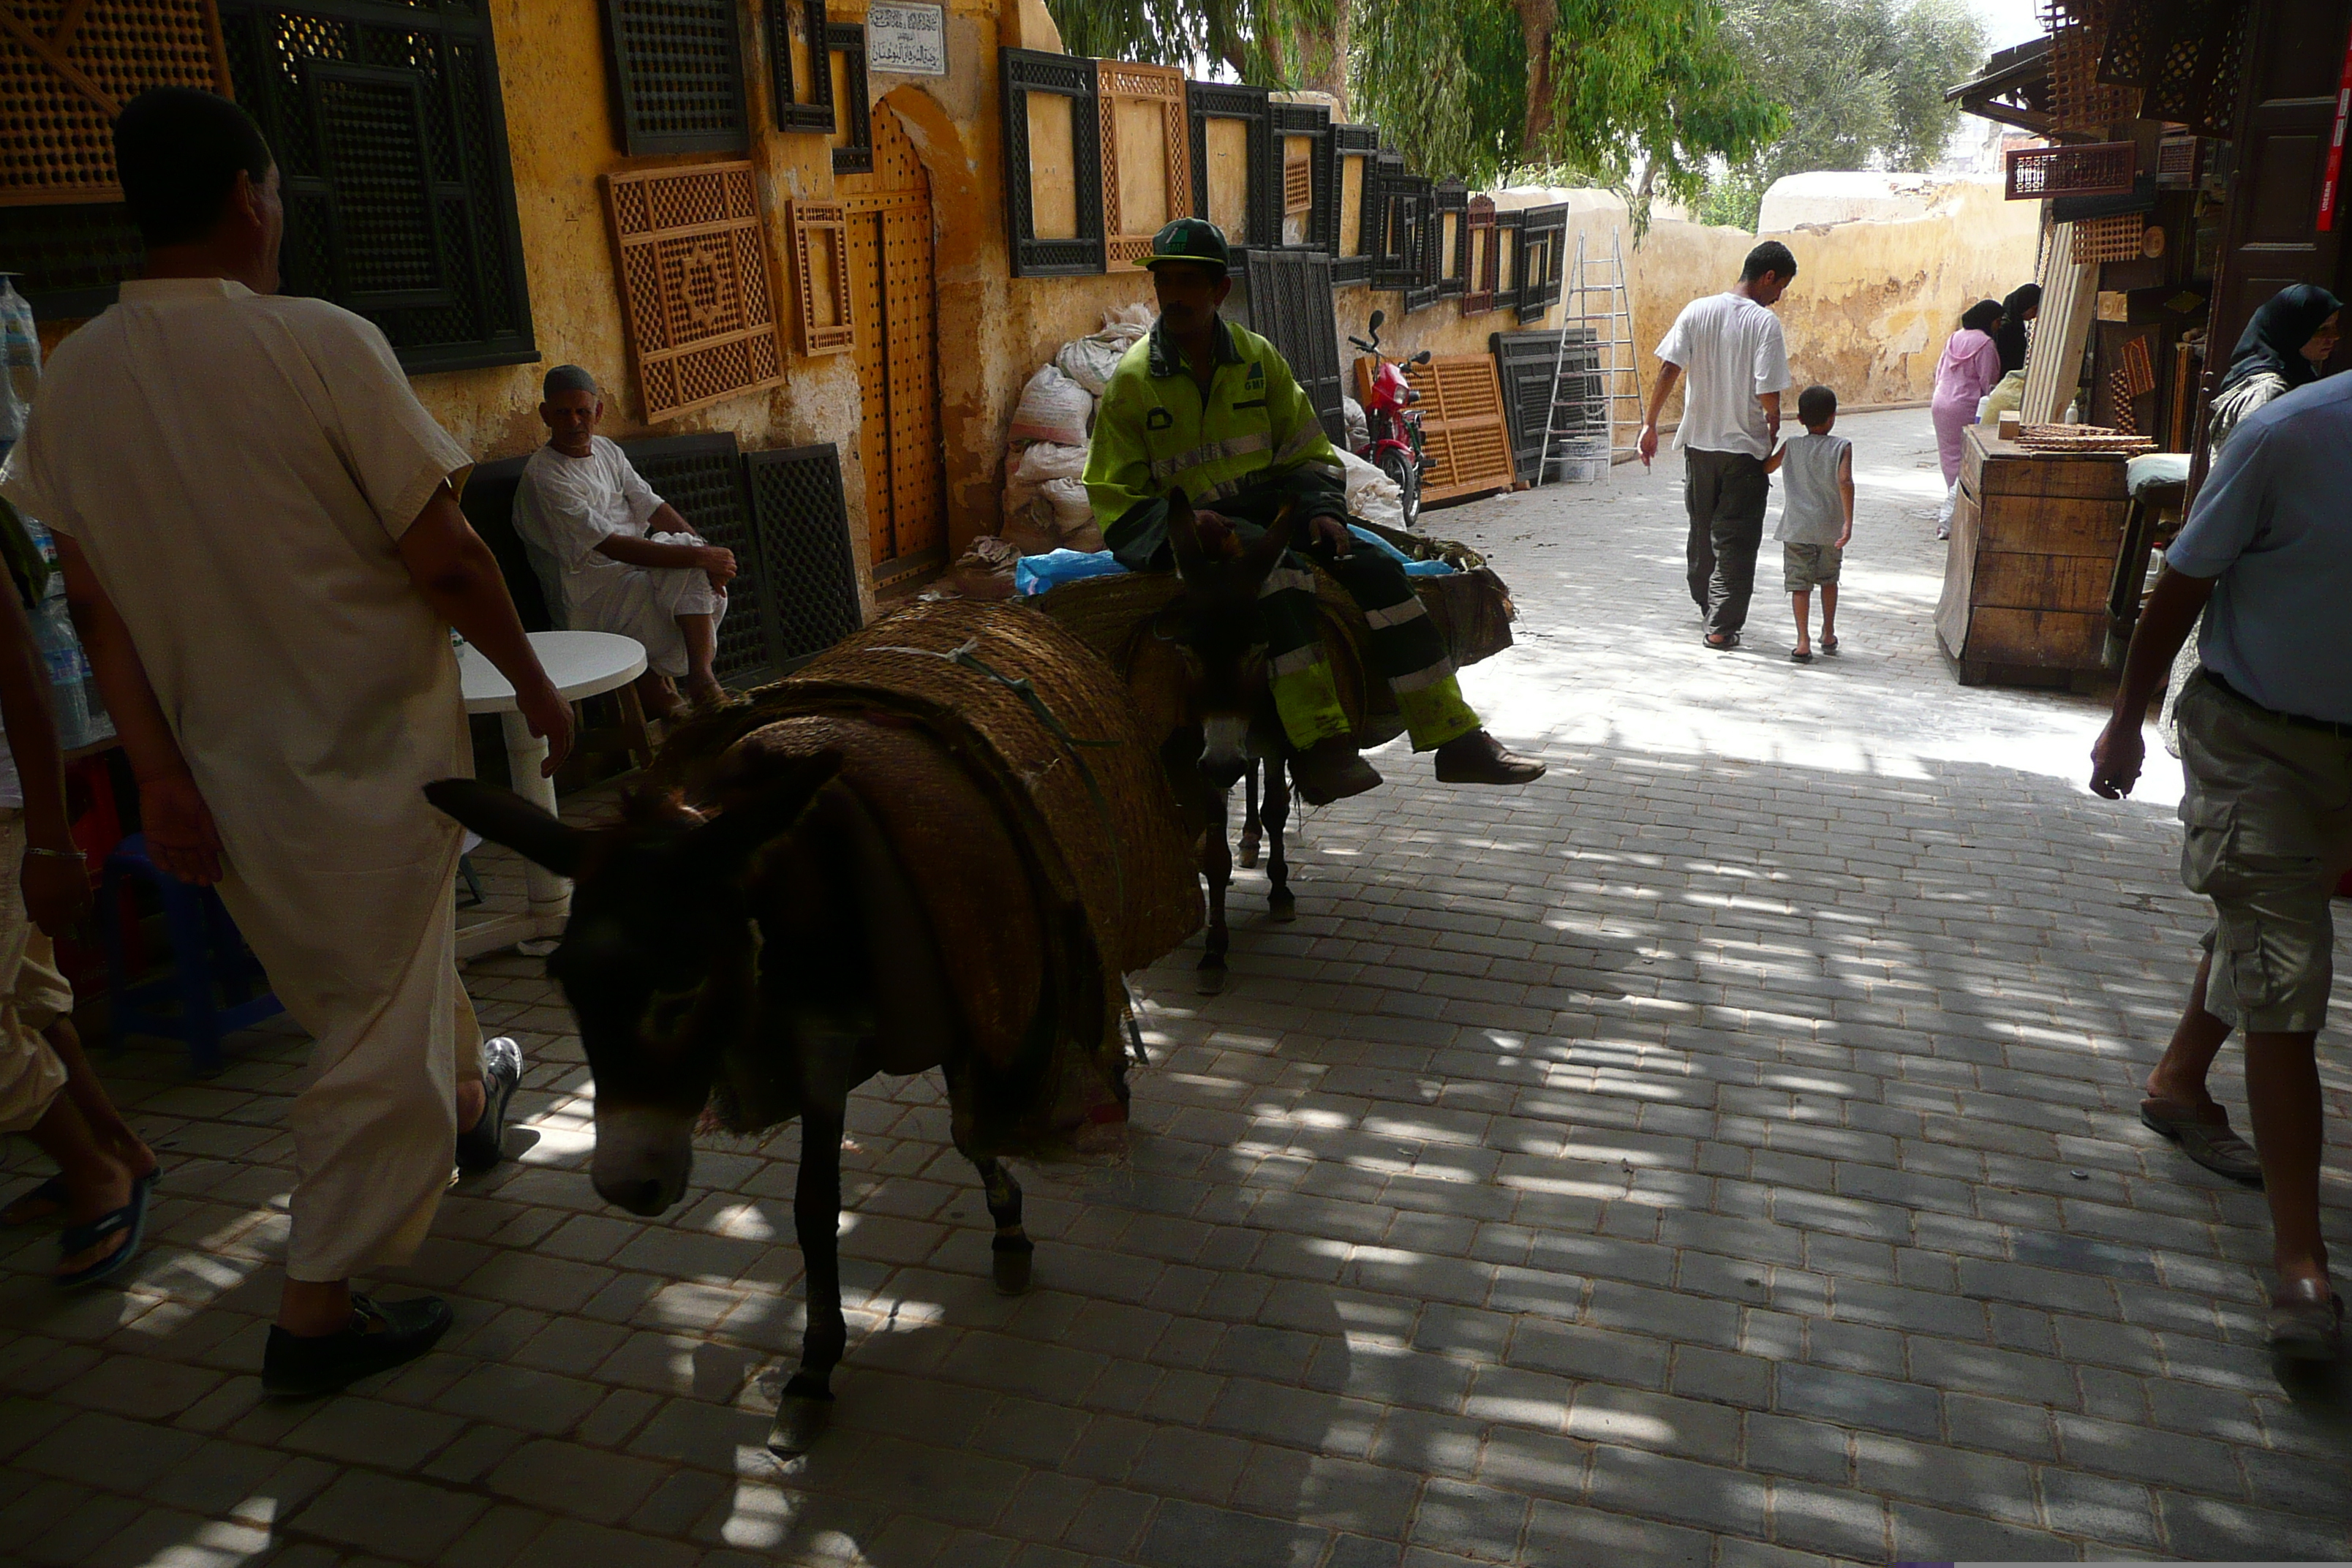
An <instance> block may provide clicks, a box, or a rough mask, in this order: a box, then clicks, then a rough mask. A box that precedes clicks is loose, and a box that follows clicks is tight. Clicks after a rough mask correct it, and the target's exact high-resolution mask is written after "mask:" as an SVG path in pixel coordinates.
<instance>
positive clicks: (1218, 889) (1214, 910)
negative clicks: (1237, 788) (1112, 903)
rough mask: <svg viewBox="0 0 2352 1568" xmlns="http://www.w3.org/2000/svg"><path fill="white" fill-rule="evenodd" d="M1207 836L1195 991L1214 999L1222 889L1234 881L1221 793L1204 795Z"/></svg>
mask: <svg viewBox="0 0 2352 1568" xmlns="http://www.w3.org/2000/svg"><path fill="white" fill-rule="evenodd" d="M1208 796H1209V801H1208V820H1209V833H1208V838H1207V841H1206V843H1205V845H1204V846H1203V847H1202V855H1201V874H1202V876H1203V877H1205V878H1207V879H1208V882H1209V931H1208V935H1207V936H1206V937H1204V938H1203V939H1202V953H1201V966H1200V971H1199V978H1198V982H1197V989H1198V990H1199V991H1200V994H1202V995H1203V996H1214V995H1215V994H1217V993H1219V992H1220V991H1223V989H1224V988H1225V948H1226V946H1227V944H1228V942H1229V940H1230V938H1229V933H1228V932H1227V931H1226V930H1225V889H1226V887H1227V886H1228V885H1229V884H1230V883H1231V882H1232V881H1233V879H1234V847H1233V846H1232V845H1230V844H1228V843H1226V842H1225V793H1224V791H1223V790H1215V789H1213V790H1210V791H1209V792H1208Z"/></svg>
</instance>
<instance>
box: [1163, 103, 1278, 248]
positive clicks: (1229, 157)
mask: <svg viewBox="0 0 2352 1568" xmlns="http://www.w3.org/2000/svg"><path fill="white" fill-rule="evenodd" d="M1186 87H1187V97H1188V98H1189V100H1190V101H1191V107H1192V210H1193V212H1195V213H1197V214H1198V215H1200V216H1202V217H1205V218H1207V219H1208V220H1209V221H1210V222H1212V223H1213V224H1215V225H1216V226H1218V227H1220V228H1222V229H1223V230H1224V231H1225V242H1226V243H1227V244H1228V245H1229V246H1231V247H1233V252H1234V260H1236V261H1239V260H1240V259H1241V258H1242V253H1243V252H1244V251H1245V250H1247V249H1248V248H1249V247H1251V246H1254V245H1273V246H1279V245H1280V244H1281V243H1282V160H1281V158H1280V157H1279V156H1278V155H1277V154H1276V151H1275V145H1274V124H1273V116H1272V115H1271V114H1270V113H1269V112H1268V111H1269V110H1270V109H1271V108H1272V104H1271V102H1270V100H1268V98H1267V95H1266V89H1264V88H1262V87H1237V86H1234V84H1232V83H1230V82H1211V81H1196V82H1190V83H1187V84H1186Z"/></svg>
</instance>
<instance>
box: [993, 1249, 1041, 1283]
mask: <svg viewBox="0 0 2352 1568" xmlns="http://www.w3.org/2000/svg"><path fill="white" fill-rule="evenodd" d="M1031 1256H1032V1248H1031V1247H1029V1245H1028V1243H1026V1242H1023V1243H1022V1244H1021V1245H1019V1246H1017V1247H1008V1246H1005V1245H1004V1244H1003V1243H1001V1242H1000V1243H999V1244H998V1245H997V1248H996V1264H995V1273H996V1293H997V1294H998V1295H1000V1296H1021V1295H1025V1294H1027V1293H1028V1289H1029V1259H1030V1258H1031Z"/></svg>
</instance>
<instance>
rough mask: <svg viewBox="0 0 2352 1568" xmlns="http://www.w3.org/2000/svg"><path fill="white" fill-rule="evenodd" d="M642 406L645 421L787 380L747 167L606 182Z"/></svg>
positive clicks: (703, 166)
mask: <svg viewBox="0 0 2352 1568" xmlns="http://www.w3.org/2000/svg"><path fill="white" fill-rule="evenodd" d="M604 210H605V216H606V218H607V220H608V222H609V223H610V225H611V226H612V234H613V248H614V253H615V260H616V263H617V265H616V267H615V268H614V269H615V271H617V272H618V273H619V275H620V279H621V303H622V308H623V314H624V319H625V323H626V326H627V328H628V337H629V357H630V360H631V363H632V364H633V365H634V366H635V372H636V378H637V398H638V401H639V403H640V404H641V405H642V406H643V411H644V414H643V416H644V418H645V419H646V421H647V422H648V423H650V422H652V421H654V420H657V419H668V418H673V417H675V416H677V415H680V414H683V413H686V412H687V411H688V410H689V409H694V408H701V407H704V406H706V405H709V404H712V403H716V402H718V401H719V399H720V398H722V397H730V396H733V395H736V394H738V393H743V392H754V391H758V390H760V389H761V388H763V387H770V386H774V385H776V384H778V383H780V382H782V380H783V379H784V363H783V362H784V355H783V344H782V342H781V341H780V340H779V336H778V331H777V321H776V313H775V305H774V298H773V295H772V291H771V289H770V288H769V284H768V258H767V247H766V246H765V245H764V244H763V243H762V242H761V231H760V230H761V226H760V206H759V201H758V199H757V197H756V196H755V195H754V194H753V189H752V184H751V164H749V163H698V164H691V165H688V166H687V167H685V168H670V169H656V170H646V171H643V172H636V173H628V174H606V175H604Z"/></svg>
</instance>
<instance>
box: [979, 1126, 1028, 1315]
mask: <svg viewBox="0 0 2352 1568" xmlns="http://www.w3.org/2000/svg"><path fill="white" fill-rule="evenodd" d="M972 1165H973V1167H974V1168H975V1169H976V1170H978V1171H979V1172H980V1184H981V1189H982V1191H983V1192H985V1193H986V1194H988V1217H989V1218H991V1219H992V1220H994V1221H995V1222H996V1239H995V1240H994V1241H992V1243H990V1245H991V1247H993V1248H994V1250H995V1253H996V1290H997V1294H999V1295H1001V1296H1018V1295H1020V1294H1021V1293H1022V1292H1023V1291H1024V1290H1026V1289H1029V1255H1030V1253H1031V1252H1032V1251H1033V1250H1034V1246H1035V1244H1034V1243H1033V1242H1031V1241H1030V1239H1029V1233H1028V1232H1027V1231H1025V1230H1024V1229H1022V1228H1021V1184H1020V1183H1018V1182H1016V1181H1014V1180H1013V1173H1012V1172H1010V1171H1008V1170H1006V1169H1005V1168H1004V1166H1003V1163H1001V1162H999V1161H996V1160H974V1161H973V1162H972Z"/></svg>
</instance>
